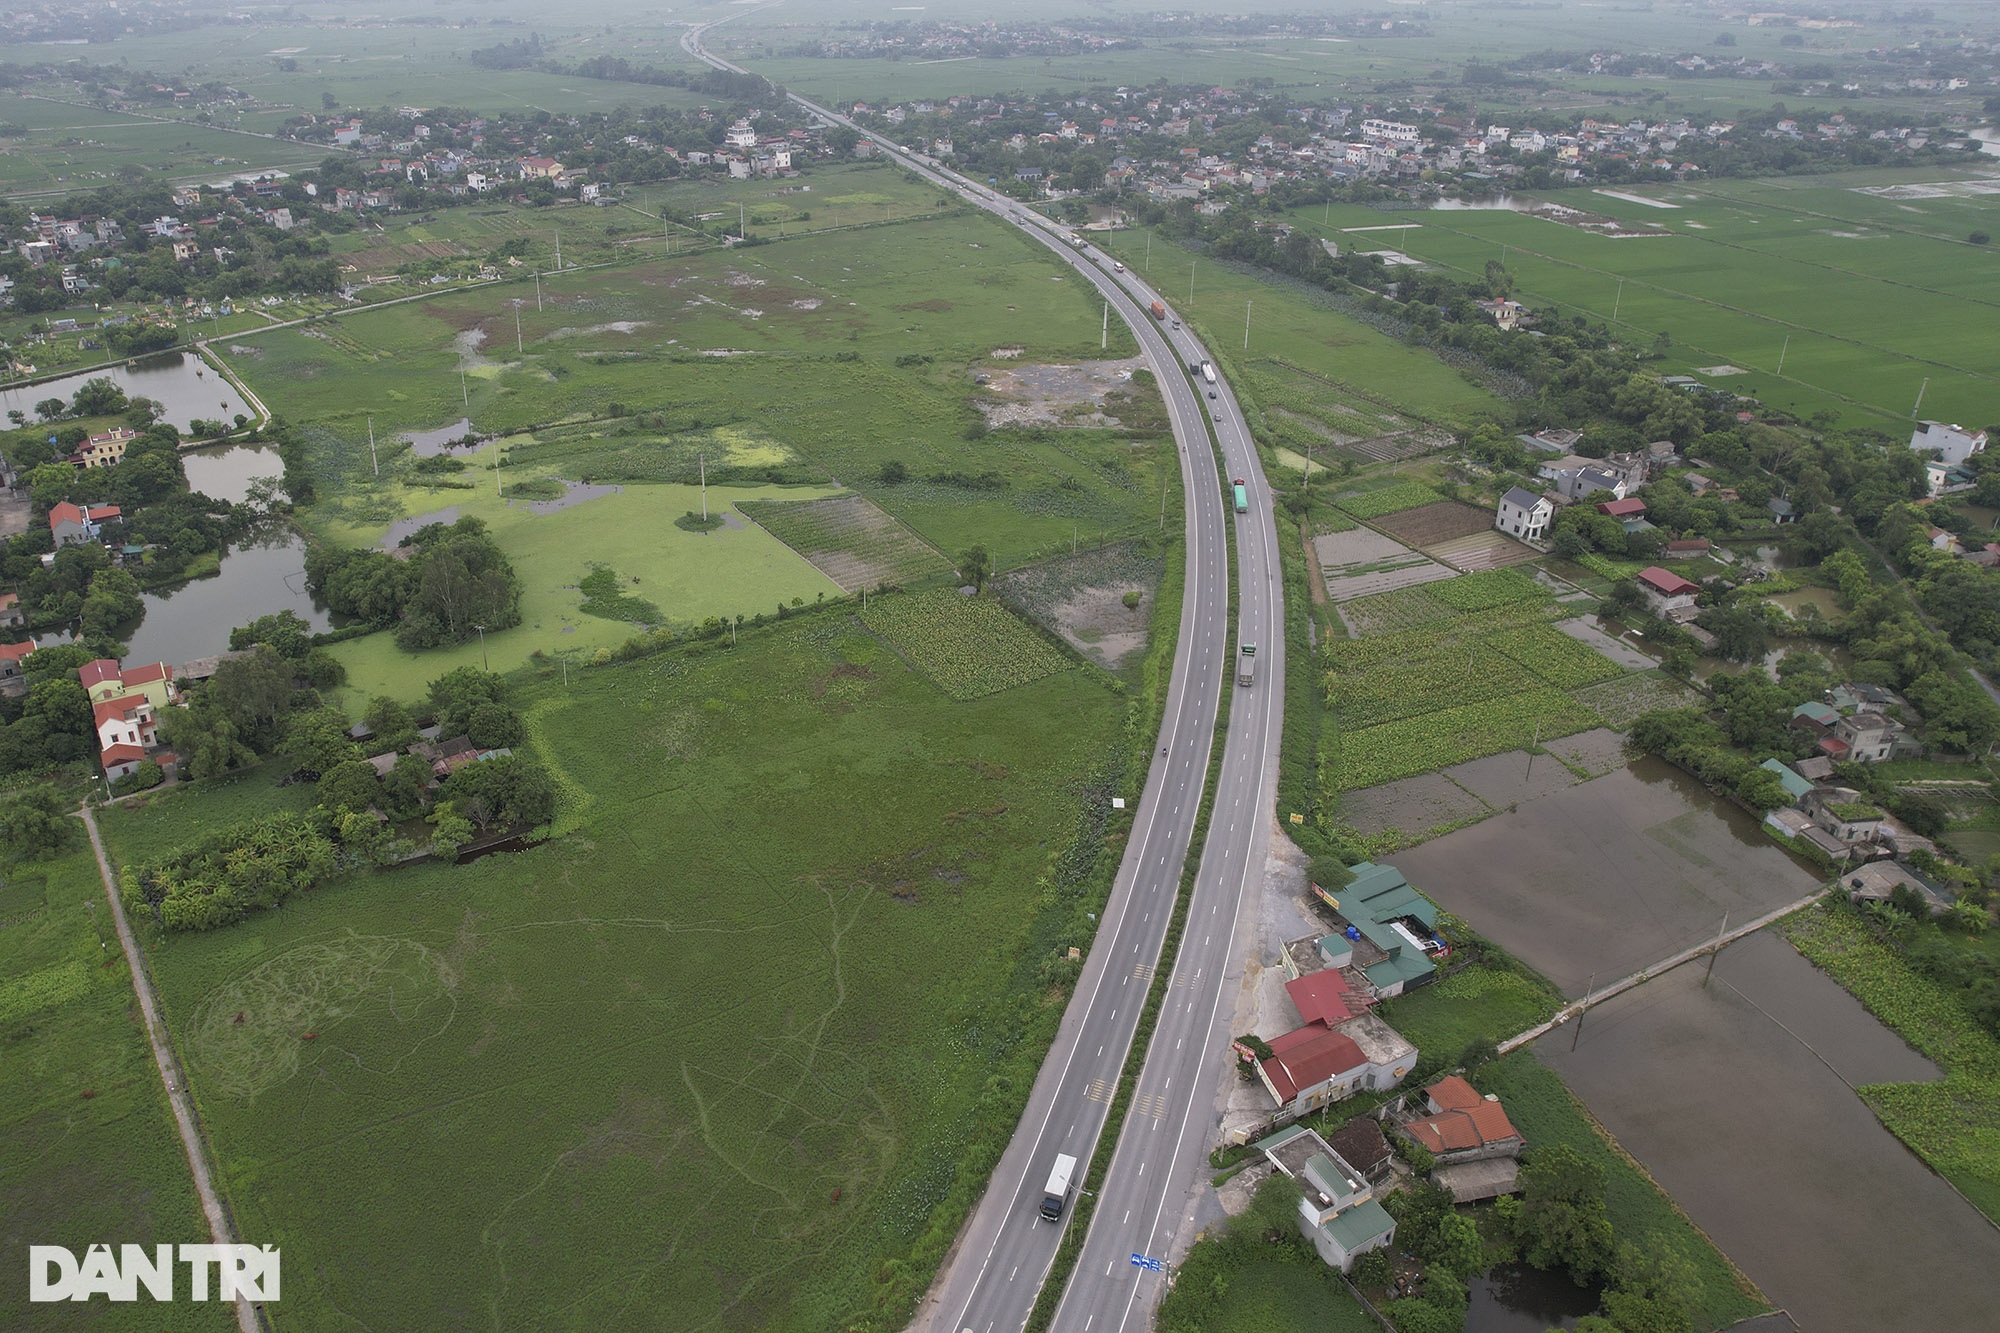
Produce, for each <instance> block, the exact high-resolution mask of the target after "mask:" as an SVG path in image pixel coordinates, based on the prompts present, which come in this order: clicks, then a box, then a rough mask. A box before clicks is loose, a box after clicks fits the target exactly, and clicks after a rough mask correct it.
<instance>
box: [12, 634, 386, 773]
mask: <svg viewBox="0 0 2000 1333" xmlns="http://www.w3.org/2000/svg"><path fill="white" fill-rule="evenodd" d="M286 618H289V619H290V620H291V621H293V622H296V621H297V619H298V617H297V616H296V615H293V613H291V612H289V611H286V612H281V613H280V614H279V615H278V616H267V617H265V618H264V620H263V621H260V622H258V623H259V624H260V625H261V624H265V623H269V622H282V621H284V620H285V619H286ZM286 628H288V629H289V628H290V627H289V626H287V627H286ZM230 642H231V643H233V644H234V643H242V642H244V639H243V637H242V634H241V632H240V631H239V632H238V633H236V634H233V635H232V636H231V639H230ZM279 642H280V643H281V644H284V645H285V651H281V650H280V649H279V648H277V647H273V646H272V645H271V644H270V643H265V642H262V641H258V642H255V643H254V644H253V645H252V646H251V647H250V648H249V649H248V650H247V651H246V652H245V653H244V655H243V656H241V657H232V658H230V659H228V660H227V661H224V662H223V663H222V664H221V665H219V666H218V667H217V668H216V671H215V675H213V676H212V677H210V678H209V679H208V680H207V681H206V682H205V683H204V684H202V685H200V686H198V687H196V688H195V689H194V690H192V691H191V692H190V696H189V698H188V704H187V706H186V707H185V708H169V709H167V710H166V711H165V712H164V713H162V714H161V716H160V719H159V722H160V735H161V737H162V739H163V740H164V741H165V743H166V744H167V745H168V746H170V747H171V748H172V749H173V751H174V752H175V753H176V754H177V755H179V756H180V760H181V772H182V774H183V775H184V776H186V777H189V778H197V779H199V778H212V777H216V776H218V775H219V774H222V773H226V772H228V771H229V770H230V769H233V768H241V767H243V766H244V765H246V764H249V763H253V762H254V761H255V760H256V759H257V758H258V757H259V756H261V755H268V754H272V753H274V752H276V751H277V750H278V748H279V746H280V745H281V744H282V743H283V742H284V740H285V738H286V737H287V735H288V734H289V726H290V723H291V721H292V717H293V715H294V714H298V713H311V712H313V711H315V710H318V709H320V708H321V707H322V703H323V701H322V699H321V697H320V691H321V690H327V689H332V688H333V687H334V686H336V685H338V684H340V683H341V681H342V680H343V679H344V678H345V674H346V673H345V671H344V669H343V668H342V667H341V665H340V663H339V662H338V661H336V660H335V659H334V658H333V656H332V655H331V654H329V653H328V652H327V651H326V650H325V649H323V648H312V647H309V646H308V647H304V648H303V651H299V648H300V645H299V644H298V643H296V642H295V641H294V640H293V639H292V637H291V635H289V634H287V635H285V636H284V637H282V638H280V639H279ZM287 652H291V653H292V655H290V656H287ZM35 656H37V657H39V656H41V654H39V653H37V654H35ZM31 660H32V659H31Z"/></svg>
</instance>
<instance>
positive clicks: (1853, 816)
mask: <svg viewBox="0 0 2000 1333" xmlns="http://www.w3.org/2000/svg"><path fill="white" fill-rule="evenodd" d="M1799 809H1800V810H1801V811H1803V812H1804V813H1805V816H1806V818H1808V819H1810V820H1812V822H1813V823H1814V824H1816V825H1817V826H1819V827H1820V828H1821V829H1823V830H1825V831H1826V832H1827V833H1830V834H1832V835H1833V836H1834V837H1836V838H1838V839H1840V841H1841V843H1842V844H1843V845H1844V846H1846V847H1849V848H1852V847H1854V846H1856V845H1858V844H1860V843H1864V842H1873V841H1875V839H1876V837H1877V836H1878V835H1880V834H1881V833H1883V832H1884V831H1885V830H1886V829H1887V828H1888V818H1889V817H1888V816H1887V815H1886V814H1884V813H1883V812H1882V810H1881V809H1880V808H1878V807H1877V806H1875V805H1874V804H1872V803H1871V802H1868V801H1865V800H1863V799H1862V798H1861V793H1860V792H1858V791H1856V790H1854V789H1853V788H1852V787H1814V788H1813V789H1812V790H1811V791H1809V792H1807V793H1806V796H1805V799H1804V800H1803V801H1801V802H1799Z"/></svg>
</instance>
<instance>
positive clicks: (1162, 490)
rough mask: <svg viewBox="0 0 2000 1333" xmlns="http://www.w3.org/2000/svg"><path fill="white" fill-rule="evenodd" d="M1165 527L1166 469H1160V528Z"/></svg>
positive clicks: (1163, 529)
mask: <svg viewBox="0 0 2000 1333" xmlns="http://www.w3.org/2000/svg"><path fill="white" fill-rule="evenodd" d="M1166 528H1167V470H1166V469H1165V468H1161V469H1160V530H1161V531H1162V532H1164V531H1166Z"/></svg>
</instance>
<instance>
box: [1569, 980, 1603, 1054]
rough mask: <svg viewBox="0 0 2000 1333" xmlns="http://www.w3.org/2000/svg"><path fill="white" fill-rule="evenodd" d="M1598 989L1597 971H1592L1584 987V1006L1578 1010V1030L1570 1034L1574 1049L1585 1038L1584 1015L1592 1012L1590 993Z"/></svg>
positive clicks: (1570, 1042)
mask: <svg viewBox="0 0 2000 1333" xmlns="http://www.w3.org/2000/svg"><path fill="white" fill-rule="evenodd" d="M1596 989H1597V973H1595V972H1592V973H1591V974H1590V982H1589V984H1588V985H1586V986H1585V987H1584V988H1583V1008H1581V1009H1579V1010H1577V1011H1576V1031H1575V1032H1573V1033H1571V1034H1570V1039H1569V1048H1570V1049H1571V1050H1572V1051H1573V1050H1575V1049H1576V1044H1577V1043H1578V1042H1580V1041H1582V1040H1583V1016H1584V1015H1585V1014H1587V1013H1589V1012H1590V993H1591V992H1592V991H1594V990H1596Z"/></svg>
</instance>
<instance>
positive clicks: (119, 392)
mask: <svg viewBox="0 0 2000 1333" xmlns="http://www.w3.org/2000/svg"><path fill="white" fill-rule="evenodd" d="M126 406H127V402H126V398H125V391H124V390H123V389H121V388H119V387H118V385H117V383H116V382H115V381H114V380H112V379H111V377H110V376H108V375H99V376H97V377H96V378H94V379H87V380H85V381H84V382H83V384H82V386H81V387H79V388H78V389H77V391H76V394H75V396H74V397H72V398H71V399H70V407H71V410H72V411H74V413H75V414H76V415H77V416H80V417H108V416H113V415H115V414H117V413H119V412H123V411H124V410H125V408H126Z"/></svg>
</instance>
